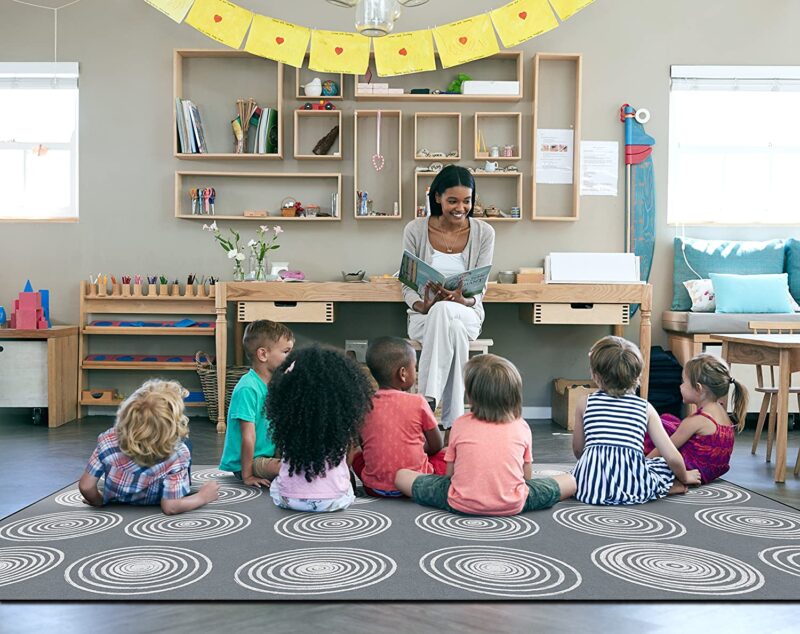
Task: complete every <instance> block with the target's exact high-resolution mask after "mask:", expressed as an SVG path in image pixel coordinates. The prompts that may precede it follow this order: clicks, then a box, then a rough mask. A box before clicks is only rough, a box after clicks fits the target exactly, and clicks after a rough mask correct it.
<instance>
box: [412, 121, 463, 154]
mask: <svg viewBox="0 0 800 634" xmlns="http://www.w3.org/2000/svg"><path fill="white" fill-rule="evenodd" d="M428 120H430V121H431V122H432V123H431V124H430V125H426V124H425V123H423V122H424V121H428ZM454 124H455V125H454ZM431 128H433V130H432V129H431ZM434 132H435V135H434V134H433V133H434ZM453 139H455V140H456V152H458V154H457V155H456V156H447V153H448V152H450V151H452V150H451V149H450V148H452V142H453ZM448 142H449V143H451V145H450V146H446V145H445V144H446V143H448ZM439 144H441V149H438V150H435V149H431V148H434V147H437V148H438V147H439ZM423 147H424V148H426V149H431V150H430V151H431V152H439V153H440V154H445V156H420V154H419V150H420V149H421V148H423ZM414 160H415V161H431V162H435V161H438V162H440V163H447V162H457V161H460V160H461V113H460V112H415V113H414Z"/></svg>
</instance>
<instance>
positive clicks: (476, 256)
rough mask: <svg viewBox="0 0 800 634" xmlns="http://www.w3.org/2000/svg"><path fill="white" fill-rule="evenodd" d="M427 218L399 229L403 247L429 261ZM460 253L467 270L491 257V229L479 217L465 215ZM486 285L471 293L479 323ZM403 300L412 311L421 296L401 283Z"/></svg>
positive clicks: (492, 247)
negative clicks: (466, 235) (465, 237)
mask: <svg viewBox="0 0 800 634" xmlns="http://www.w3.org/2000/svg"><path fill="white" fill-rule="evenodd" d="M428 220H429V218H415V219H414V220H412V221H411V222H409V223H408V224H407V225H406V228H405V230H404V231H403V249H405V250H406V251H410V252H411V253H413V254H414V255H416V256H417V257H418V258H420V259H421V260H424V261H425V262H427V263H428V264H430V263H431V262H433V247H432V246H431V242H430V240H429V239H428ZM461 255H463V256H464V258H465V262H464V263H465V265H466V267H467V269H474V268H475V267H477V266H486V265H487V264H491V263H492V258H493V257H494V228H493V227H492V226H491V225H490V224H489V223H488V222H484V221H483V220H478V219H476V218H469V239H468V240H467V246H466V247H464V251H462V253H461ZM485 293H486V287H484V288H483V292H481V293H480V294H479V295H475V296H474V297H475V306H473V307H472V308H474V309H475V312H477V313H478V316H479V317H480V320H481V322H483V317H484V312H483V295H484V294H485ZM403 299H404V300H405V302H406V304H408V307H409V308H411V309H412V310H413V307H414V302H421V301H422V297H420V295H419V293H417V292H416V291H415V290H413V289H411V288H409V287H408V286H405V285H403Z"/></svg>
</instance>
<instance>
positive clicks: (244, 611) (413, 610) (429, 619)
mask: <svg viewBox="0 0 800 634" xmlns="http://www.w3.org/2000/svg"><path fill="white" fill-rule="evenodd" d="M111 424H113V419H112V418H110V417H91V418H88V419H84V420H81V421H76V422H72V423H69V424H67V425H65V426H63V427H59V428H57V429H48V428H46V427H42V426H34V425H32V424H31V422H30V416H29V413H28V412H25V411H16V410H3V411H2V413H0V464H1V465H3V476H4V477H3V478H2V479H0V517H5V516H7V515H10V514H12V513H14V512H16V511H18V510H20V509H22V508H24V507H26V506H28V505H30V504H33V503H34V502H36V501H38V500H40V499H41V498H43V497H45V496H46V495H49V494H50V493H52V492H53V491H56V490H58V489H60V488H63V487H64V486H67V485H68V484H70V483H72V482H75V481H76V480H77V479H78V477H79V476H80V473H81V471H82V470H83V468H84V466H85V464H86V460H87V459H88V457H89V455H90V454H91V452H92V450H93V449H94V444H95V440H96V437H97V435H98V434H99V433H100V432H102V431H104V430H105V429H107V428H108V427H109V426H110V425H111ZM531 425H532V429H533V442H534V462H570V461H572V460H573V457H572V452H571V448H570V446H571V436H570V435H569V434H566V433H564V430H563V429H561V428H560V427H558V426H556V425H555V424H553V423H552V422H550V421H532V422H531ZM191 437H192V442H193V445H194V448H193V461H194V462H195V463H196V464H216V463H217V461H218V459H219V455H220V453H221V451H222V442H223V437H222V436H220V435H218V434H217V433H216V432H215V429H214V427H213V425H211V424H210V423H209V422H208V421H206V420H201V419H194V421H193V422H192V424H191ZM752 438H753V432H752V430H745V431H744V432H743V433H742V434H741V435H740V436H739V438H738V439H737V445H736V450H735V452H734V456H733V459H732V461H731V471H730V472H729V474H728V475H727V476H726V479H727V480H728V481H730V482H733V483H735V484H738V485H739V486H742V487H744V488H747V489H749V490H751V491H755V492H757V493H760V494H762V495H765V496H767V497H770V498H772V499H773V500H777V501H780V502H783V503H784V504H787V505H789V506H792V507H794V508H796V509H800V477H796V476H794V475H793V474H792V470H791V468H790V469H789V470H788V475H787V480H786V483H784V484H776V483H774V482H773V481H772V476H773V470H774V466H773V465H770V464H767V463H765V462H764V446H763V445H764V443H763V441H762V445H761V446H760V447H759V453H758V455H756V456H753V455H751V454H750V445H751V443H752ZM798 444H800V431H798V430H794V429H793V430H791V431H790V433H789V454H788V455H789V461H790V463H791V465H792V466H793V464H794V460H795V458H796V456H797V451H798ZM31 598H32V599H33V600H34V601H35V598H34V597H31ZM798 620H800V606H799V605H797V604H790V603H782V604H768V603H758V604H756V603H744V602H741V603H721V604H703V603H691V604H689V603H684V604H676V603H674V602H668V603H656V604H653V603H620V604H615V605H611V604H602V603H576V602H562V603H555V602H551V603H548V602H532V603H508V604H507V603H487V602H477V601H476V602H470V603H459V604H456V603H425V604H415V605H413V606H412V605H410V604H407V603H399V604H398V603H390V602H375V603H368V604H359V605H358V607H357V608H356V607H355V606H354V604H348V603H329V602H315V603H303V604H298V603H291V604H288V603H280V602H270V603H255V602H254V603H237V604H224V603H218V604H199V603H151V604H136V605H133V604H124V603H117V604H113V605H108V604H102V605H101V604H93V603H88V602H87V603H80V604H44V603H18V604H0V632H2V633H6V632H8V633H12V632H13V633H16V632H32V631H41V630H43V629H45V628H48V629H51V628H52V629H55V628H57V629H58V631H59V634H68V633H71V632H80V633H81V634H83V633H84V632H86V631H87V630H90V629H94V628H96V627H99V626H100V625H99V624H100V623H102V624H103V625H104V626H105V627H109V628H111V627H113V628H114V629H115V630H117V631H119V632H133V631H154V630H159V629H162V628H167V627H168V628H169V630H171V631H172V632H175V633H176V634H177V633H183V632H187V633H188V632H198V631H200V632H203V631H218V630H222V629H223V628H229V627H230V626H234V627H236V629H238V630H240V631H243V632H244V631H250V630H256V629H257V630H264V629H269V631H270V632H271V633H275V632H315V633H316V632H321V631H323V630H328V631H331V632H358V631H367V630H369V631H370V632H371V633H382V632H387V633H391V634H397V632H403V631H412V630H413V631H416V632H428V631H434V630H436V631H437V632H451V631H453V632H454V631H459V632H463V631H491V632H519V631H544V632H571V631H580V632H587V631H591V630H597V629H598V627H599V626H602V625H613V627H614V630H615V632H617V633H618V634H627V633H628V632H647V633H648V634H653V633H661V632H672V631H681V632H685V631H687V630H695V631H697V630H701V629H704V628H712V629H713V631H720V630H723V629H724V631H725V632H726V634H733V633H738V632H743V633H744V632H747V633H748V634H750V633H752V632H754V631H759V632H779V633H784V632H785V633H786V634H788V633H789V632H796V631H797V623H798ZM100 627H102V626H100ZM105 627H104V628H103V629H105Z"/></svg>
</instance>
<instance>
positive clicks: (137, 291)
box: [133, 284, 142, 297]
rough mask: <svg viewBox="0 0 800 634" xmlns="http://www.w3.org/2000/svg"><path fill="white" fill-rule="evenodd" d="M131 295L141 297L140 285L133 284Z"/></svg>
mask: <svg viewBox="0 0 800 634" xmlns="http://www.w3.org/2000/svg"><path fill="white" fill-rule="evenodd" d="M133 294H134V296H135V297H141V296H142V285H141V284H134V285H133Z"/></svg>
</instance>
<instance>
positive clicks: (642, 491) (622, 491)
mask: <svg viewBox="0 0 800 634" xmlns="http://www.w3.org/2000/svg"><path fill="white" fill-rule="evenodd" d="M589 361H590V365H591V370H592V378H593V379H594V381H595V382H596V383H597V385H598V387H599V388H600V390H599V391H597V392H595V393H594V394H590V395H589V396H588V397H587V398H586V399H585V400H584V401H583V402H581V403H579V404H578V407H577V411H576V416H575V429H574V430H573V436H572V450H573V452H574V453H575V457H576V458H578V464H577V465H576V466H575V469H574V472H573V474H574V476H575V479H576V480H577V483H578V492H577V493H576V494H575V497H576V498H577V499H578V500H580V501H581V502H586V503H588V504H643V503H644V502H649V501H650V500H656V499H658V498H662V497H664V496H666V495H671V494H674V493H685V492H686V491H687V487H686V485H689V484H700V472H699V471H697V470H692V471H687V469H686V465H685V464H684V462H683V457H682V456H681V454H680V453H679V452H678V450H677V449H675V446H674V445H673V444H672V442H671V441H670V439H669V436H668V435H667V432H666V431H664V428H663V426H662V425H661V421H660V419H659V417H658V414H657V413H656V411H655V409H653V406H652V405H650V404H649V403H648V402H647V401H646V400H644V399H642V398H639V397H638V396H636V394H635V393H634V391H635V390H636V387H637V385H638V384H639V377H640V376H641V373H642V369H643V367H644V362H643V360H642V355H641V353H640V352H639V349H638V348H637V347H636V346H635V345H633V344H632V343H631V342H630V341H627V340H625V339H622V338H621V337H604V338H603V339H601V340H600V341H598V342H597V343H596V344H594V346H592V350H591V352H590V353H589ZM645 432H648V433H649V434H650V438H651V439H652V441H653V443H654V444H655V446H656V448H657V449H658V450H659V452H660V453H661V455H662V456H663V458H662V457H659V458H653V459H647V458H645V455H644V450H643V447H644V435H645Z"/></svg>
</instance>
